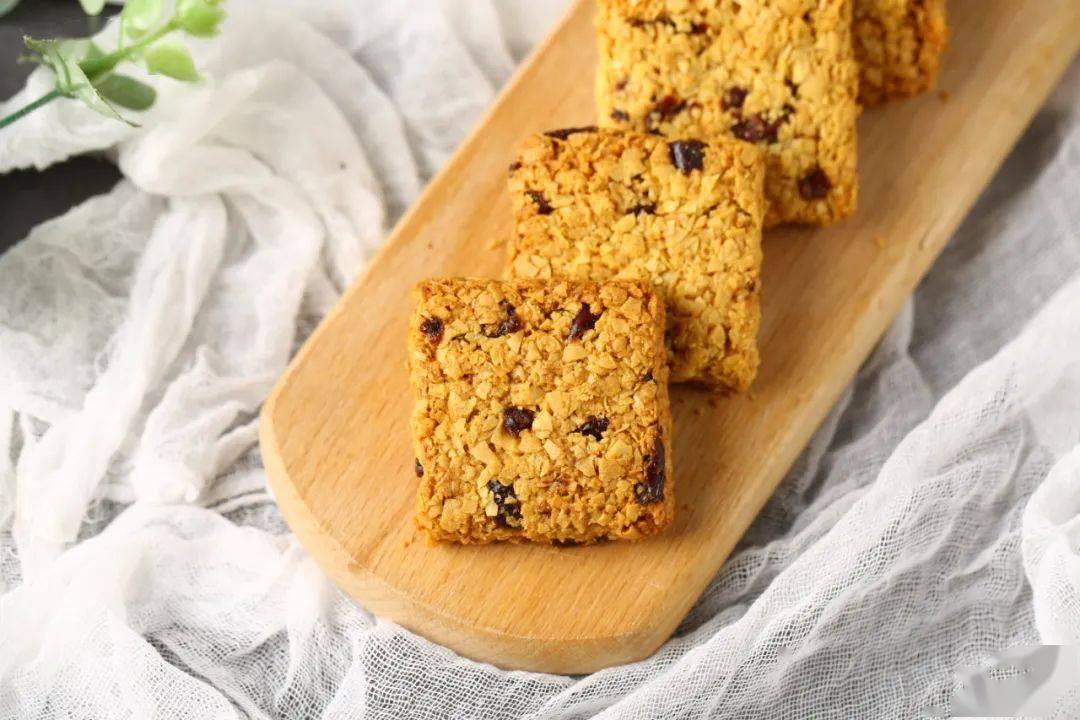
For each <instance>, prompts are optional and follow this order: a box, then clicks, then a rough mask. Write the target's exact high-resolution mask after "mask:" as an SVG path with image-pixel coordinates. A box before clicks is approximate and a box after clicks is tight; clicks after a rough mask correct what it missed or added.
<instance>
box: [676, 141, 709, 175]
mask: <svg viewBox="0 0 1080 720" xmlns="http://www.w3.org/2000/svg"><path fill="white" fill-rule="evenodd" d="M706 147H708V146H707V145H706V144H705V143H703V142H701V141H700V140H673V141H672V142H669V143H668V150H669V152H670V153H671V163H672V164H673V165H674V166H675V167H677V168H678V169H679V172H681V173H682V174H683V175H689V174H690V173H692V172H693V171H694V170H701V169H702V168H703V167H705V148H706Z"/></svg>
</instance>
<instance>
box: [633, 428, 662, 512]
mask: <svg viewBox="0 0 1080 720" xmlns="http://www.w3.org/2000/svg"><path fill="white" fill-rule="evenodd" d="M666 474H667V470H666V468H665V465H664V441H663V440H662V439H661V438H660V433H657V434H656V439H655V440H654V441H653V451H652V454H651V455H647V456H645V481H644V482H639V483H638V484H637V485H635V486H634V497H636V498H637V501H638V502H639V503H641V504H642V505H648V504H649V503H656V502H660V501H661V500H663V499H664V476H665V475H666Z"/></svg>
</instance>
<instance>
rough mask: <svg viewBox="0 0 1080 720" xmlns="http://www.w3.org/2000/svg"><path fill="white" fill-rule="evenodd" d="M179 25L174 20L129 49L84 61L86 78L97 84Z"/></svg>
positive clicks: (128, 47)
mask: <svg viewBox="0 0 1080 720" xmlns="http://www.w3.org/2000/svg"><path fill="white" fill-rule="evenodd" d="M178 27H179V25H178V24H177V22H176V19H175V18H174V19H172V20H170V21H169V22H167V23H165V24H164V25H162V26H161V27H159V28H158V29H157V30H155V31H154V32H152V33H150V34H149V35H147V36H146V37H144V38H141V39H140V40H138V41H136V42H133V43H131V44H130V45H128V46H127V47H123V48H121V49H119V50H113V51H112V52H111V53H107V54H105V55H102V56H101V57H97V58H93V59H90V60H83V61H82V62H81V63H79V68H80V69H81V70H82V71H83V72H84V73H86V77H87V79H88V80H90V82H95V81H97V80H99V79H100V78H101V76H102V75H104V74H105V73H107V72H109V71H111V70H112V69H113V68H115V67H116V66H117V65H118V64H120V63H121V62H123V61H124V60H127V59H128V58H130V57H131V56H132V55H133V54H135V53H136V52H138V51H139V50H142V49H143V48H144V47H146V46H147V45H151V44H153V43H155V42H157V41H158V40H160V39H161V38H163V37H165V36H166V35H168V34H169V33H171V32H172V31H173V30H176V29H177V28H178Z"/></svg>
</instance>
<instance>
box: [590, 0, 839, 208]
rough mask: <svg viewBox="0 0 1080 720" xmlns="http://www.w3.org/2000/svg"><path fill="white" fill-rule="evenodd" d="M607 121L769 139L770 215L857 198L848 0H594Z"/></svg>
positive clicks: (765, 142) (600, 100)
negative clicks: (598, 10)
mask: <svg viewBox="0 0 1080 720" xmlns="http://www.w3.org/2000/svg"><path fill="white" fill-rule="evenodd" d="M598 2H599V8H600V12H599V15H598V20H597V35H598V43H599V55H600V61H599V65H598V69H597V77H596V97H597V104H598V111H599V113H600V123H601V125H604V126H610V127H620V128H630V129H635V130H643V131H646V132H650V133H660V134H663V135H668V136H671V137H682V138H686V137H690V138H699V139H702V140H705V141H706V142H709V141H711V139H712V138H715V137H717V136H731V137H736V138H739V139H741V140H744V141H747V142H751V143H756V144H759V145H761V146H762V147H763V148H764V149H765V151H766V158H767V173H766V179H765V195H766V197H767V198H768V201H769V208H768V212H767V214H766V218H765V225H766V226H767V227H768V226H772V225H776V224H778V223H781V222H799V223H811V224H826V223H830V222H833V221H835V220H838V219H840V218H842V217H844V216H846V215H850V214H851V213H852V212H853V211H854V210H855V203H856V194H857V184H858V176H857V172H856V165H855V163H856V157H855V120H856V118H857V117H858V113H859V107H858V104H857V101H856V95H857V93H858V81H859V75H858V66H857V65H856V63H855V56H854V51H853V49H852V43H851V0H754V1H753V2H747V0H598Z"/></svg>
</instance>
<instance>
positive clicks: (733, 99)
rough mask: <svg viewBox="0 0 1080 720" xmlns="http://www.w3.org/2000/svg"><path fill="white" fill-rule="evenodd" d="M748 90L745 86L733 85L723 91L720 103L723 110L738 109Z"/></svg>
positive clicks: (744, 100) (743, 101)
mask: <svg viewBox="0 0 1080 720" xmlns="http://www.w3.org/2000/svg"><path fill="white" fill-rule="evenodd" d="M748 94H749V91H748V90H747V89H746V88H742V87H739V86H738V85H733V86H731V87H729V88H728V89H727V90H725V91H724V99H723V100H722V101H721V104H722V106H723V108H724V109H725V110H739V109H741V108H742V106H743V103H745V102H746V96H747V95H748Z"/></svg>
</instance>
